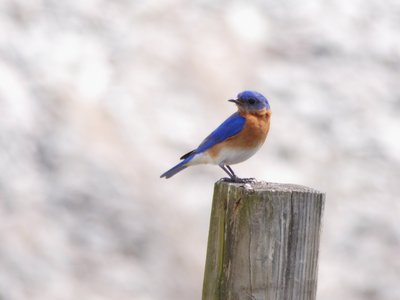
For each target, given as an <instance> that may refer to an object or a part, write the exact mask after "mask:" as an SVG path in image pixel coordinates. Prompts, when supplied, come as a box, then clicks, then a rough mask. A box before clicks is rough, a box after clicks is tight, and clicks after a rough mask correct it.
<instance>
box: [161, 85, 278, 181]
mask: <svg viewBox="0 0 400 300" xmlns="http://www.w3.org/2000/svg"><path fill="white" fill-rule="evenodd" d="M228 101H231V102H233V103H235V104H236V105H237V107H238V111H237V112H235V113H234V114H233V115H231V116H230V117H229V118H228V119H226V120H225V122H223V123H222V124H221V125H220V126H219V127H218V128H217V129H215V130H214V131H213V132H212V133H211V134H210V135H209V136H208V137H206V138H205V139H204V141H203V142H202V143H201V144H200V145H199V146H198V147H197V148H196V149H195V150H193V151H190V152H188V153H186V154H185V155H183V156H182V157H181V160H182V161H181V162H180V163H179V164H177V165H176V166H175V167H173V168H172V169H170V170H168V171H167V172H165V173H164V174H162V175H161V176H160V177H161V178H162V177H165V178H170V177H172V176H174V175H175V174H176V173H178V172H180V171H182V170H183V169H185V168H187V167H189V166H193V165H198V164H215V165H219V166H220V167H221V168H222V170H224V171H225V172H226V173H227V174H228V175H229V177H230V179H231V180H232V181H235V182H240V181H243V180H242V179H240V178H239V177H237V176H236V174H235V173H234V172H233V170H232V168H231V167H230V166H229V165H232V164H237V163H240V162H242V161H245V160H246V159H248V158H250V157H251V156H253V155H254V154H255V153H256V152H257V151H258V149H260V147H261V146H262V144H263V143H264V141H265V139H266V137H267V134H268V131H269V125H270V119H271V109H270V106H269V103H268V100H267V99H266V98H265V97H264V96H263V95H261V94H260V93H258V92H255V91H244V92H241V93H240V94H239V95H238V96H237V99H230V100H228Z"/></svg>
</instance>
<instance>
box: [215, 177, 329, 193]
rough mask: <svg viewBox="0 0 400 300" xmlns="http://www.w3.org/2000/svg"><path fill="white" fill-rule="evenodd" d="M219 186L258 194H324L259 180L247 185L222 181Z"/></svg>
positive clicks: (292, 185)
mask: <svg viewBox="0 0 400 300" xmlns="http://www.w3.org/2000/svg"><path fill="white" fill-rule="evenodd" d="M218 185H227V186H234V187H236V188H243V189H245V190H249V189H252V190H254V191H257V192H263V191H264V192H265V191H271V192H299V193H315V194H323V192H321V191H318V190H316V189H313V188H310V187H307V186H304V185H298V184H292V183H276V182H267V181H257V180H254V181H249V182H246V183H241V182H240V183H238V182H230V181H226V180H224V179H220V180H218V181H217V182H216V183H215V186H218Z"/></svg>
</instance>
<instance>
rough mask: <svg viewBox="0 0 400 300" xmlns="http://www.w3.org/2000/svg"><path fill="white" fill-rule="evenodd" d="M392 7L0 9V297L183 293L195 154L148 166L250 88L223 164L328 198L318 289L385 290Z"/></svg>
mask: <svg viewBox="0 0 400 300" xmlns="http://www.w3.org/2000/svg"><path fill="white" fill-rule="evenodd" d="M399 82H400V1H398V0H387V1H381V0H366V1H361V0H359V1H347V0H336V1H317V0H307V1H292V0H285V1H279V2H277V1H271V0H270V1H253V2H250V1H220V2H216V1H211V0H208V1H207V0H203V1H200V0H198V1H190V2H189V1H180V0H166V1H128V0H119V1H105V0H85V1H68V0H63V1H60V0H29V1H24V0H15V1H12V0H3V1H1V2H0V171H1V172H0V214H1V215H0V299H1V300H24V299H31V300H36V299H37V300H58V299H60V300H63V299H68V300H69V299H85V300H100V299H118V300H124V299H135V300H150V299H184V300H185V299H199V298H200V294H201V285H202V278H203V268H204V259H205V249H206V248H205V247H206V239H207V230H208V222H209V214H210V204H211V196H212V188H213V183H214V181H216V180H217V179H219V178H220V177H221V176H224V174H223V172H222V171H221V170H219V169H218V168H215V167H211V166H201V167H196V168H193V169H188V170H185V171H184V172H183V173H181V174H179V175H177V176H176V177H174V178H172V179H170V180H160V179H159V178H158V177H159V175H160V174H161V173H162V172H163V171H165V170H166V169H167V168H169V167H171V166H172V165H174V164H175V163H176V162H177V161H178V157H179V156H180V155H181V154H184V153H185V152H187V151H189V150H191V149H192V148H194V147H196V146H197V145H198V144H199V143H200V141H201V140H202V139H203V138H204V137H205V136H206V135H207V134H208V133H209V132H210V131H211V130H213V129H214V128H215V127H216V126H217V125H218V124H219V123H220V122H221V121H223V120H224V119H225V118H226V117H227V116H229V115H230V114H231V113H232V112H233V110H234V107H233V106H232V104H231V103H228V102H226V99H229V98H232V97H234V96H235V95H236V94H237V93H238V92H239V91H241V90H243V89H256V90H259V91H260V92H262V93H264V94H265V95H266V96H267V97H268V98H269V100H270V103H271V106H272V109H273V119H272V127H271V132H270V136H269V139H268V141H267V143H266V145H265V147H264V148H262V150H261V151H260V152H259V153H258V154H257V155H256V156H255V157H253V158H252V159H251V160H249V161H248V162H246V163H244V164H242V165H238V166H236V168H235V170H236V172H237V173H238V174H240V175H241V176H247V177H249V176H254V177H257V178H259V179H266V180H269V181H274V182H291V183H297V184H305V185H309V186H312V187H314V188H318V189H320V190H322V191H325V192H326V193H327V202H326V209H325V218H324V231H323V238H322V244H321V257H320V277H319V290H318V296H319V297H318V298H319V299H324V300H336V299H351V300H352V299H354V300H359V299H371V300H373V299H379V300H398V299H400V284H399V283H400V226H399V221H398V218H399V217H400V201H399V199H398V198H399V197H398V195H399V194H400V188H399V186H400V184H399V178H400V142H399V137H400V118H399V115H400V114H399V113H400V88H399Z"/></svg>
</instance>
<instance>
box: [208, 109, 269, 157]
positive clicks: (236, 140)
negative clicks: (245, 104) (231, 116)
mask: <svg viewBox="0 0 400 300" xmlns="http://www.w3.org/2000/svg"><path fill="white" fill-rule="evenodd" d="M239 113H240V115H241V116H243V117H244V118H246V123H245V124H244V128H243V129H242V131H241V132H240V133H238V134H237V135H235V136H233V137H230V138H229V139H226V140H225V141H223V142H222V143H219V144H217V145H215V146H213V147H212V148H210V149H209V150H208V153H209V154H210V156H211V157H216V156H218V154H219V152H220V151H221V149H222V148H225V147H227V148H240V149H246V148H247V149H253V148H257V147H260V146H261V145H262V144H263V143H264V141H265V139H266V137H267V134H268V131H269V126H270V119H271V110H269V109H268V110H267V109H264V110H262V111H257V112H249V111H240V112H239Z"/></svg>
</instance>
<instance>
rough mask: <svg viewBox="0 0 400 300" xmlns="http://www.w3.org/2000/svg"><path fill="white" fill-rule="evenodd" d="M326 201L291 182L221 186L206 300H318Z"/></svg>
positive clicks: (213, 218)
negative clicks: (322, 220)
mask: <svg viewBox="0 0 400 300" xmlns="http://www.w3.org/2000/svg"><path fill="white" fill-rule="evenodd" d="M324 199H325V195H324V194H323V193H321V192H318V191H316V190H314V189H311V188H307V187H303V186H298V185H292V184H275V183H265V182H256V183H252V184H246V185H244V184H237V183H226V182H223V181H219V182H217V183H216V184H215V190H214V198H213V205H212V211H211V221H210V231H209V240H208V249H207V258H206V268H205V275H204V283H203V299H205V300H209V299H210V300H217V299H218V300H229V299H235V300H236V299H240V300H242V299H253V300H256V299H257V300H261V299H268V300H275V299H282V300H289V299H307V300H310V299H311V300H312V299H315V296H316V290H317V271H318V248H319V239H320V231H321V219H322V212H323V207H324Z"/></svg>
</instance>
